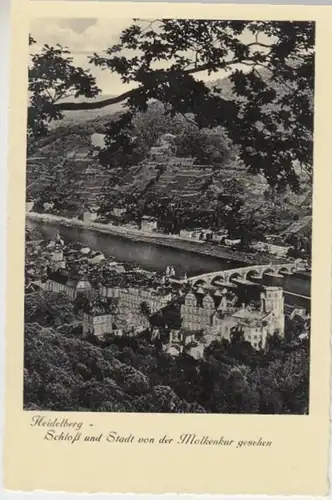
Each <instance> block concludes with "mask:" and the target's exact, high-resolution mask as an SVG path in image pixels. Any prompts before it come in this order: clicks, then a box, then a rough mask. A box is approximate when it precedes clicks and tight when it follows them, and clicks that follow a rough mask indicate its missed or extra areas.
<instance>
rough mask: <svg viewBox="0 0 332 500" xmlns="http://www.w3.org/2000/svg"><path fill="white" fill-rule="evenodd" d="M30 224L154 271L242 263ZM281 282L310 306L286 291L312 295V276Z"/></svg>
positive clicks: (292, 301)
mask: <svg viewBox="0 0 332 500" xmlns="http://www.w3.org/2000/svg"><path fill="white" fill-rule="evenodd" d="M27 227H29V228H31V229H38V230H39V231H41V232H42V233H43V235H44V236H45V238H47V239H53V238H55V236H56V234H57V232H60V234H61V236H62V237H63V238H64V240H65V241H71V242H77V243H82V244H83V245H86V246H88V247H90V248H92V249H93V250H99V251H101V252H103V254H104V255H105V256H106V257H114V259H116V260H119V261H121V262H130V263H132V264H136V265H137V266H140V267H143V268H145V269H148V270H151V271H163V270H165V269H166V266H174V268H175V269H176V271H177V273H180V274H183V273H187V275H188V276H194V275H199V274H202V273H208V272H213V271H218V270H222V269H231V268H234V267H239V264H238V263H237V264H234V262H231V261H225V260H224V259H220V258H217V257H211V256H208V255H200V254H196V253H194V252H188V251H184V250H178V249H174V248H168V247H162V246H159V245H154V244H150V243H145V242H137V241H131V240H129V239H126V238H121V237H120V236H113V235H109V234H102V233H97V232H95V231H91V230H87V229H81V228H74V227H70V228H68V227H65V226H59V225H56V224H50V223H40V222H39V221H32V220H27ZM265 283H266V284H278V283H279V281H278V279H274V278H271V277H266V278H265ZM282 286H283V287H284V290H285V292H286V295H285V297H286V302H287V303H288V304H297V305H299V306H305V307H308V306H309V302H310V301H309V299H303V298H301V297H296V296H293V295H289V294H287V292H291V293H295V294H299V295H302V296H306V297H308V298H309V296H310V277H309V276H308V277H307V276H303V275H298V274H296V275H292V276H285V277H284V278H282Z"/></svg>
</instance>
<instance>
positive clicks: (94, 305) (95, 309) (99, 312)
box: [83, 297, 113, 338]
mask: <svg viewBox="0 0 332 500" xmlns="http://www.w3.org/2000/svg"><path fill="white" fill-rule="evenodd" d="M112 332H113V314H112V313H111V311H110V309H109V306H108V304H107V302H106V301H104V300H101V299H100V298H99V297H97V298H95V299H94V300H93V301H91V302H90V303H89V305H88V306H87V308H86V310H85V311H84V314H83V335H84V336H86V335H95V336H96V337H98V338H102V337H104V335H105V334H108V333H112Z"/></svg>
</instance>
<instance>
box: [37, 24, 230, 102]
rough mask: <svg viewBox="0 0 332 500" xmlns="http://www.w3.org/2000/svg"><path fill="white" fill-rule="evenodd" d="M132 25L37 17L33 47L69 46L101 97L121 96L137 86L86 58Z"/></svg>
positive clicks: (213, 77) (220, 74) (204, 77)
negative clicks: (126, 82) (106, 95)
mask: <svg viewBox="0 0 332 500" xmlns="http://www.w3.org/2000/svg"><path fill="white" fill-rule="evenodd" d="M132 23H133V20H132V19H131V18H125V19H110V18H107V19H87V18H85V19H83V18H62V19H51V18H47V19H43V18H35V19H34V20H33V21H32V23H31V27H30V34H31V35H32V37H33V38H34V39H35V40H36V42H37V45H33V46H32V49H31V50H33V51H35V50H38V49H39V48H40V47H41V46H43V45H44V44H45V43H47V44H49V45H55V44H57V43H59V44H61V45H63V46H66V47H68V48H69V50H70V51H71V54H72V56H73V58H74V62H75V64H76V65H78V66H81V67H83V68H90V69H91V73H92V74H93V75H94V76H95V77H96V79H97V85H98V86H99V87H100V88H101V90H102V94H108V95H112V96H113V95H118V94H120V93H122V92H125V91H126V90H129V89H130V88H132V87H134V86H135V84H129V85H125V84H123V83H122V82H121V80H120V78H119V76H117V75H116V74H112V73H111V72H110V71H107V70H104V71H103V70H101V69H100V68H96V67H95V66H90V65H89V62H88V59H87V57H88V56H89V55H92V54H93V53H94V52H96V53H98V54H101V53H102V52H103V51H104V50H105V49H106V48H108V47H111V46H112V45H113V44H116V43H118V42H119V35H120V33H121V31H122V30H123V29H124V28H127V27H128V26H130V25H131V24H132ZM233 68H234V66H233ZM225 75H226V73H225V72H224V71H220V72H218V73H213V74H212V75H210V76H208V75H207V74H206V73H205V74H203V73H200V74H199V76H197V78H200V79H202V80H205V81H207V80H216V79H217V78H223V77H224V76H225Z"/></svg>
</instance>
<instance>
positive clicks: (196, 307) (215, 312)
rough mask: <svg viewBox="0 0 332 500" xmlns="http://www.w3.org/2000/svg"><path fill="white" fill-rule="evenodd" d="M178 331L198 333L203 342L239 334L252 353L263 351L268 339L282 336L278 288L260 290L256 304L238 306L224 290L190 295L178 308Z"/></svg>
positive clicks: (281, 296)
mask: <svg viewBox="0 0 332 500" xmlns="http://www.w3.org/2000/svg"><path fill="white" fill-rule="evenodd" d="M181 318H182V327H183V329H184V330H186V331H188V332H193V333H195V332H199V331H202V332H203V334H204V338H205V340H208V341H209V342H211V341H212V340H213V339H218V338H219V339H221V338H225V339H227V340H229V341H230V340H231V338H232V334H233V333H234V332H235V331H238V330H240V331H241V332H242V334H243V336H244V339H245V340H246V341H248V342H250V343H251V345H252V346H253V347H254V348H255V349H260V348H262V349H264V347H265V345H266V340H267V336H268V335H273V334H274V333H275V332H278V334H279V335H280V336H283V335H284V330H285V315H284V297H283V291H282V288H279V287H269V286H264V287H263V291H262V293H261V294H260V304H255V305H252V304H249V305H246V304H244V303H243V304H242V305H241V306H240V307H239V305H238V298H237V297H236V295H235V294H234V293H233V292H230V291H228V290H226V289H224V290H222V291H220V290H217V291H216V292H215V293H213V294H211V293H205V291H204V290H203V289H198V290H197V291H196V292H193V291H190V292H188V293H187V295H186V296H185V302H184V304H182V306H181Z"/></svg>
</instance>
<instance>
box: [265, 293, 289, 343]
mask: <svg viewBox="0 0 332 500" xmlns="http://www.w3.org/2000/svg"><path fill="white" fill-rule="evenodd" d="M261 311H262V312H265V313H272V318H271V327H272V329H273V331H272V332H271V331H270V333H274V331H275V330H278V331H279V335H281V336H282V337H283V336H284V330H285V314H284V293H283V289H282V288H281V287H276V286H265V287H264V292H262V293H261Z"/></svg>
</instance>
